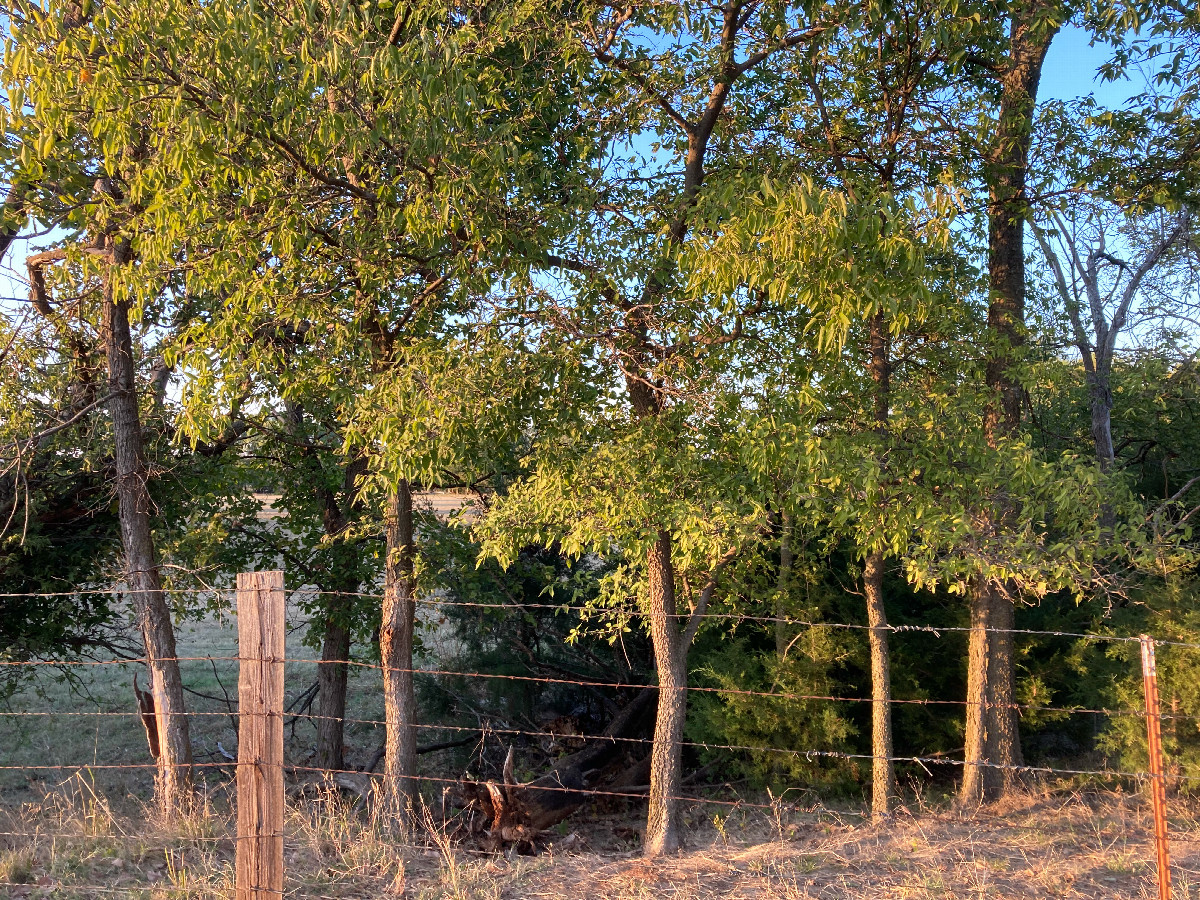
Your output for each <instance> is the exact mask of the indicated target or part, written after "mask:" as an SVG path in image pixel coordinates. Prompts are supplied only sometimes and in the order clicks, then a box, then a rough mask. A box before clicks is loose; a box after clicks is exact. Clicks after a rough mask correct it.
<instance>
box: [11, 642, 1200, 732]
mask: <svg viewBox="0 0 1200 900" xmlns="http://www.w3.org/2000/svg"><path fill="white" fill-rule="evenodd" d="M212 658H213V659H215V660H221V659H232V660H236V659H238V658H239V657H236V656H233V657H220V656H217V657H212ZM170 661H171V658H170V657H166V658H162V659H160V660H159V662H170ZM298 661H299V662H308V663H311V664H313V665H318V666H336V665H370V664H368V663H361V662H359V661H354V660H336V659H331V660H324V659H306V660H295V659H289V660H286V662H291V663H295V662H298ZM375 668H379V669H383V668H387V669H388V671H390V672H411V673H413V674H415V675H443V676H449V675H453V676H456V677H461V678H521V679H527V680H532V681H539V682H547V683H554V684H569V685H577V686H582V687H613V688H642V689H657V688H658V685H653V684H650V685H631V684H625V683H624V682H608V681H571V680H568V679H550V678H539V677H537V676H535V675H520V676H518V675H494V674H490V673H487V672H445V671H438V670H435V669H397V668H395V667H393V666H387V667H384V666H376V667H375ZM688 691H689V692H691V691H702V692H713V693H719V694H733V695H735V696H741V695H749V696H752V697H778V698H781V699H785V700H805V701H817V700H823V701H829V702H836V703H882V704H886V705H888V706H891V705H893V704H897V705H908V706H976V705H978V701H975V700H939V699H930V698H904V697H901V698H893V699H890V700H875V699H874V698H873V697H842V696H832V695H830V696H825V695H819V694H789V693H780V692H771V691H741V690H739V689H737V688H720V687H706V686H691V685H689V686H688ZM209 699H214V700H216V701H217V702H225V701H224V700H223V699H222V698H219V697H217V698H213V697H210V698H209ZM232 700H233V698H232V697H231V698H229V701H230V702H232ZM987 705H988V706H989V707H990V708H992V709H1015V710H1023V711H1025V712H1044V713H1052V714H1054V713H1062V714H1064V715H1095V716H1134V717H1137V718H1144V717H1145V715H1146V713H1145V711H1144V710H1140V709H1104V708H1102V707H1087V706H1040V705H1038V704H1034V703H988V704H987ZM285 714H286V716H287V718H289V719H291V718H296V719H311V720H313V721H322V720H326V719H335V720H337V721H339V722H345V723H346V724H348V725H349V724H356V725H386V724H387V723H386V722H385V721H384V720H383V719H353V718H350V717H347V716H322V715H320V714H318V713H310V712H286V711H285ZM140 715H141V713H139V712H134V711H132V710H129V711H122V712H106V711H103V710H87V711H71V710H69V711H56V710H40V711H39V710H32V711H28V710H3V709H0V718H5V717H7V718H23V717H44V718H66V717H71V716H76V717H85V716H89V717H100V718H103V717H106V716H117V717H129V716H132V717H139V716H140ZM176 715H181V716H200V717H203V716H211V717H217V718H228V717H229V716H231V715H256V714H255V713H238V712H231V711H229V710H224V711H207V710H195V711H193V710H188V711H186V712H182V713H176ZM1159 718H1160V719H1167V720H1177V721H1181V722H1195V721H1200V715H1195V714H1191V713H1162V714H1160V715H1159ZM429 727H437V728H443V727H445V728H449V727H451V726H441V725H438V726H429ZM473 730H475V731H478V730H479V728H478V727H477V728H475V729H473ZM513 733H514V734H541V735H547V734H551V733H552V732H547V731H529V732H513ZM566 736H567V737H589V738H594V737H602V735H566ZM757 749H765V748H757Z"/></svg>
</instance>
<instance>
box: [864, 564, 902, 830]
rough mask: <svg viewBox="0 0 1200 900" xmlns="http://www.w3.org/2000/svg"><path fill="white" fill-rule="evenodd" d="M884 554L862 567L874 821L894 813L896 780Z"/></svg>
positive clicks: (872, 815)
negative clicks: (868, 655) (868, 652)
mask: <svg viewBox="0 0 1200 900" xmlns="http://www.w3.org/2000/svg"><path fill="white" fill-rule="evenodd" d="M883 569H884V565H883V554H882V553H872V554H870V555H869V556H868V557H867V559H866V564H865V565H864V567H863V594H864V595H865V597H866V600H867V624H868V625H869V626H870V631H869V632H868V635H869V636H870V642H871V755H872V756H873V757H874V759H872V761H871V817H872V818H873V819H876V820H879V819H883V818H886V817H887V816H888V814H889V813H891V804H892V797H893V796H894V795H895V792H896V788H895V784H896V777H895V769H894V766H893V764H892V756H893V755H894V754H893V752H892V674H891V660H890V658H889V655H888V628H887V613H886V612H885V611H884V608H883Z"/></svg>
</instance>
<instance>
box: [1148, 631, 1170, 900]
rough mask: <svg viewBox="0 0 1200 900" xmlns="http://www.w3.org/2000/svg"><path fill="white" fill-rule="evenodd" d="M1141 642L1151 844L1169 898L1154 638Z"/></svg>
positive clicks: (1164, 899)
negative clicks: (1151, 821)
mask: <svg viewBox="0 0 1200 900" xmlns="http://www.w3.org/2000/svg"><path fill="white" fill-rule="evenodd" d="M1140 641H1141V645H1142V686H1143V688H1144V689H1145V692H1146V747H1147V750H1148V751H1149V753H1150V797H1151V801H1152V803H1153V805H1154V847H1155V851H1156V855H1157V857H1158V897H1159V900H1171V860H1170V856H1169V854H1168V851H1167V783H1166V777H1165V776H1164V775H1163V758H1162V731H1161V720H1160V718H1159V712H1158V670H1157V668H1156V667H1155V662H1154V639H1153V638H1152V637H1150V636H1149V635H1147V634H1143V635H1142V636H1141V638H1140Z"/></svg>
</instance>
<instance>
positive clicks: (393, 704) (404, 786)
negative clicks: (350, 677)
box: [379, 481, 417, 824]
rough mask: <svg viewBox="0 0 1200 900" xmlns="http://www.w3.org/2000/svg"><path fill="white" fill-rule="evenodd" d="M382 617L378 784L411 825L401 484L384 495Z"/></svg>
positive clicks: (409, 535)
mask: <svg viewBox="0 0 1200 900" xmlns="http://www.w3.org/2000/svg"><path fill="white" fill-rule="evenodd" d="M385 527H386V532H387V561H386V564H385V570H384V571H385V575H384V579H385V580H384V591H383V615H382V621H381V623H380V627H379V654H380V657H381V659H382V662H383V707H384V719H385V720H386V723H387V724H386V731H387V738H386V743H385V750H384V784H385V789H386V791H387V799H388V803H389V805H390V808H391V810H392V811H393V813H394V814H395V815H397V816H398V817H399V819H400V821H401V822H402V823H405V824H411V822H412V818H413V813H414V811H415V802H416V798H417V783H416V774H417V730H416V717H417V716H416V714H417V701H416V694H415V692H414V690H413V673H412V668H413V626H414V622H415V617H416V602H415V601H416V585H415V584H414V579H413V563H414V560H415V554H416V544H415V540H414V535H413V504H412V488H411V486H410V485H409V483H408V482H407V481H401V482H400V484H399V485H397V487H396V490H395V491H394V492H393V493H392V494H391V495H390V496H389V497H388V509H387V517H386V525H385Z"/></svg>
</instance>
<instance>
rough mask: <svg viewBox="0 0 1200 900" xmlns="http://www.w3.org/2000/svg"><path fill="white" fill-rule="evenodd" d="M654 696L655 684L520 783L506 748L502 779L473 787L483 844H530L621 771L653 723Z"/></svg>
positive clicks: (637, 753) (497, 846) (638, 755)
mask: <svg viewBox="0 0 1200 900" xmlns="http://www.w3.org/2000/svg"><path fill="white" fill-rule="evenodd" d="M657 701H658V690H657V688H646V689H645V690H643V691H642V692H641V693H640V694H638V696H637V697H635V698H634V700H633V702H631V703H630V704H629V705H628V706H626V707H625V708H624V709H622V710H621V711H620V712H619V713H618V714H617V716H616V718H614V719H613V720H612V721H611V722H610V723H609V725H608V727H607V728H606V729H605V730H604V733H603V735H601V736H600V737H597V738H593V739H591V740H589V741H588V743H587V745H586V746H585V747H584V748H583V749H581V750H578V751H576V752H575V753H572V754H570V755H568V756H564V757H563V758H562V759H560V760H558V761H556V762H555V763H554V765H553V766H552V767H551V769H550V771H549V772H547V773H546V774H545V775H542V776H541V777H540V778H537V779H535V780H533V781H531V782H527V783H525V784H518V783H516V781H515V779H514V778H513V776H512V769H513V750H512V748H509V752H508V756H507V757H506V758H505V762H504V772H503V776H502V778H503V780H502V783H500V784H497V783H496V782H494V781H488V782H484V783H482V784H481V785H480V786H479V788H480V789H479V790H478V791H477V796H476V801H477V803H478V806H479V809H480V810H481V811H482V812H483V813H484V817H485V819H484V821H486V822H487V825H486V826H485V828H486V833H485V835H484V839H483V844H484V846H485V848H487V849H492V850H499V849H501V848H502V847H503V846H504V845H505V844H507V843H516V844H518V849H521V846H520V845H522V844H528V845H530V846H531V845H532V842H533V841H534V839H535V838H536V837H537V835H538V834H540V833H541V832H543V831H545V830H546V829H547V828H550V827H551V826H553V825H557V824H558V823H559V822H561V821H563V820H564V819H566V818H567V817H568V816H570V815H571V814H572V813H573V812H575V811H576V810H577V809H579V808H580V807H581V806H583V804H584V803H585V802H586V801H587V800H588V798H589V797H590V796H591V794H590V792H591V791H595V790H598V789H599V790H602V789H603V786H604V785H605V784H606V783H607V782H608V781H609V780H610V779H611V778H612V777H614V776H616V777H619V776H620V775H621V774H622V773H623V772H625V771H626V769H628V767H629V763H630V758H631V757H632V758H633V759H635V760H636V759H640V758H641V757H642V756H643V755H644V754H645V751H646V745H645V743H644V738H645V736H646V735H648V734H649V733H650V729H651V727H652V725H653V721H654V713H655V708H656V706H657ZM479 824H480V825H483V822H480V823H479Z"/></svg>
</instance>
